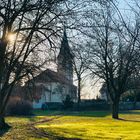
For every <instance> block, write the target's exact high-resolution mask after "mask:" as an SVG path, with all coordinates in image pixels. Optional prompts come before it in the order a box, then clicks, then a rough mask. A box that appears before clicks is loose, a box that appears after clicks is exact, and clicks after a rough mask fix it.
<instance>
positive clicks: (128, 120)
mask: <svg viewBox="0 0 140 140" xmlns="http://www.w3.org/2000/svg"><path fill="white" fill-rule="evenodd" d="M118 120H120V121H126V122H140V121H138V120H130V119H123V118H119V119H118Z"/></svg>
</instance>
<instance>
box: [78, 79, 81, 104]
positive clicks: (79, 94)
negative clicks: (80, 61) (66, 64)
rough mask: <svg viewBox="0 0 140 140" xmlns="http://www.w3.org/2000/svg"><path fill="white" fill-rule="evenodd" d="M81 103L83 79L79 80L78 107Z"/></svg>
mask: <svg viewBox="0 0 140 140" xmlns="http://www.w3.org/2000/svg"><path fill="white" fill-rule="evenodd" d="M80 102H81V78H80V77H79V78H78V105H79V104H80Z"/></svg>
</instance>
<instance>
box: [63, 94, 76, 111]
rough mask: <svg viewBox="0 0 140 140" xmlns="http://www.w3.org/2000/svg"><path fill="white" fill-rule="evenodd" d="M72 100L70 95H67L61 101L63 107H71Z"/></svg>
mask: <svg viewBox="0 0 140 140" xmlns="http://www.w3.org/2000/svg"><path fill="white" fill-rule="evenodd" d="M73 104H74V103H73V101H72V99H71V97H70V95H67V96H66V98H65V100H64V101H63V105H64V109H70V108H72V107H73Z"/></svg>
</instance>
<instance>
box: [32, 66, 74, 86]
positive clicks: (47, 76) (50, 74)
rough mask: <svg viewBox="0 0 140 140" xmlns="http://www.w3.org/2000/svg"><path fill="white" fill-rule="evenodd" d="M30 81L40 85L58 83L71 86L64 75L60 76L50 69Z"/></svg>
mask: <svg viewBox="0 0 140 140" xmlns="http://www.w3.org/2000/svg"><path fill="white" fill-rule="evenodd" d="M32 80H34V82H41V83H49V82H58V83H61V84H66V85H72V84H71V83H70V81H69V80H68V79H67V78H66V77H65V76H64V75H61V74H60V73H57V72H55V71H52V70H50V69H47V70H45V71H43V72H42V73H40V74H39V75H37V76H36V77H34V78H33V79H32ZM72 86H74V85H72Z"/></svg>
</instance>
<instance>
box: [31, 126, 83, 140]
mask: <svg viewBox="0 0 140 140" xmlns="http://www.w3.org/2000/svg"><path fill="white" fill-rule="evenodd" d="M31 131H32V134H33V135H34V137H35V138H48V139H49V140H81V139H79V138H67V137H61V136H56V135H53V134H51V133H48V132H47V131H45V130H43V129H38V128H36V127H34V126H32V127H31Z"/></svg>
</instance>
